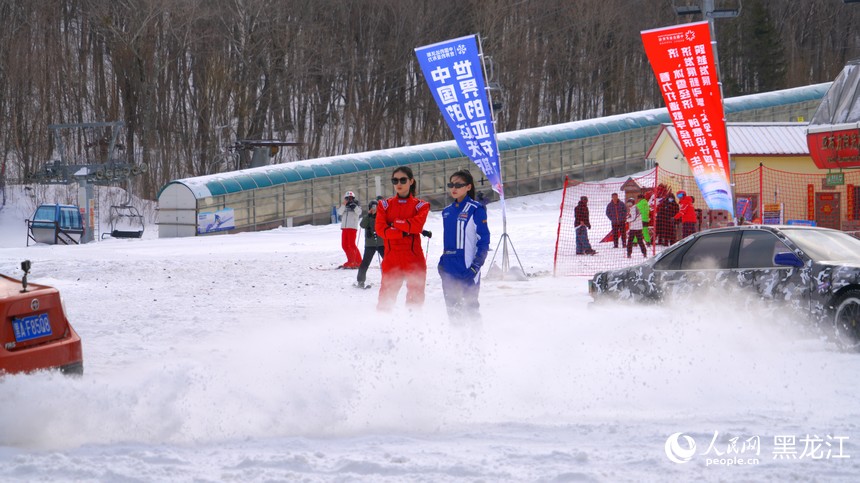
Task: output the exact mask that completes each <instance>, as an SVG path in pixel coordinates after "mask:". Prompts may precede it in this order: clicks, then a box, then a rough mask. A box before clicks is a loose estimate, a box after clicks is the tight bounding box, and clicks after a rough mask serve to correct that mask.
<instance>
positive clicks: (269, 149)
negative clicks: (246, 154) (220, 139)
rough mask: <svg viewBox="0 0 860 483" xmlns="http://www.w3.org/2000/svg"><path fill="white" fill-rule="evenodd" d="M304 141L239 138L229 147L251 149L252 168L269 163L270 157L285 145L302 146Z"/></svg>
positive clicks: (237, 149)
mask: <svg viewBox="0 0 860 483" xmlns="http://www.w3.org/2000/svg"><path fill="white" fill-rule="evenodd" d="M301 145H302V143H299V142H290V141H279V140H277V139H239V140H237V141H236V142H235V143H234V144H233V145H232V146H230V148H229V149H231V150H233V151H238V152H241V151H251V152H252V153H253V154H252V155H251V165H250V166H249V167H251V168H259V167H261V166H266V165H268V164H269V158H271V157H274V156H275V155H276V154H278V151H279V150H280V149H281V147H283V146H301Z"/></svg>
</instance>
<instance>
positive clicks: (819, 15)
mask: <svg viewBox="0 0 860 483" xmlns="http://www.w3.org/2000/svg"><path fill="white" fill-rule="evenodd" d="M675 3H680V2H675ZM718 3H719V2H718ZM733 3H737V2H733ZM672 5H673V2H672V1H671V0H576V1H571V0H481V1H477V0H32V1H23V0H0V45H2V49H0V113H2V115H0V162H3V163H4V165H3V169H4V170H5V176H6V178H7V179H20V178H22V177H23V176H25V175H26V174H27V173H30V172H32V171H33V170H36V169H39V167H40V166H41V165H42V164H44V163H45V162H46V161H47V160H49V159H53V158H52V156H54V157H55V152H54V146H53V142H52V141H51V140H50V139H49V138H50V136H49V132H48V125H49V124H52V123H79V122H89V121H115V120H121V121H124V122H125V123H126V129H125V130H124V132H123V133H122V136H123V139H122V144H123V145H124V148H125V149H124V151H123V153H124V156H126V157H127V158H128V160H129V161H133V162H135V163H143V164H145V165H147V166H148V167H149V169H148V171H146V173H145V174H144V175H142V176H140V177H139V178H138V182H139V183H140V185H139V186H138V189H139V190H140V194H141V195H143V196H144V197H148V198H151V199H154V198H155V195H156V193H157V190H158V189H159V187H161V186H162V185H163V184H164V183H166V182H167V181H169V180H171V179H175V178H178V177H185V176H194V175H201V174H208V173H214V172H219V171H224V170H227V169H235V167H236V164H237V161H236V160H235V159H233V158H232V157H231V156H228V155H225V150H224V148H225V146H227V145H229V144H231V143H232V142H233V141H235V140H236V139H260V138H264V139H282V140H286V141H294V142H299V143H302V144H301V145H300V146H297V147H288V148H283V149H282V150H281V152H280V153H278V154H277V156H276V157H275V159H274V162H286V161H291V160H296V159H307V158H315V157H320V156H327V155H337V154H343V153H351V152H359V151H366V150H373V149H379V148H387V147H395V146H402V145H412V144H421V143H426V142H433V141H440V140H447V139H450V135H449V133H448V132H447V131H446V128H445V126H444V123H443V122H442V120H441V118H440V116H439V114H438V110H437V109H436V107H435V105H434V104H433V101H432V98H431V96H430V93H429V91H428V90H427V87H426V86H425V84H424V79H423V78H422V77H421V74H420V71H419V68H418V65H417V62H416V58H415V55H414V52H413V49H414V48H415V47H417V46H421V45H425V44H429V43H434V42H438V41H441V40H445V39H449V38H453V37H458V36H463V35H468V34H472V33H477V34H480V35H481V38H482V43H483V49H484V52H485V54H486V55H487V56H488V57H490V58H491V60H492V62H491V63H490V69H489V77H490V78H489V81H490V83H491V84H492V85H493V86H494V87H497V89H494V90H493V91H492V92H493V95H494V101H496V102H498V103H499V104H500V108H499V109H498V110H497V112H496V114H497V118H498V131H500V132H501V131H510V130H514V129H522V128H528V127H537V126H544V125H548V124H556V123H561V122H567V121H573V120H579V119H588V118H594V117H599V116H605V115H611V114H618V113H624V112H630V111H636V110H641V109H647V108H653V107H658V106H662V100H661V98H660V94H659V91H658V90H657V88H656V84H655V82H654V80H653V74H652V72H651V69H650V66H649V65H648V62H647V59H646V58H645V55H644V51H643V48H642V42H641V40H640V37H639V32H640V31H641V30H644V29H651V28H657V27H662V26H668V25H672V24H676V23H680V22H687V21H694V20H700V18H691V17H683V18H679V17H677V16H676V15H675V13H674V10H673V8H672ZM742 7H743V9H742V12H741V15H740V16H739V17H738V18H735V19H719V20H717V23H716V30H717V38H718V47H719V56H720V62H721V68H722V74H723V80H724V86H725V95H726V96H735V95H740V94H750V93H757V92H764V91H770V90H774V89H782V88H787V87H794V86H800V85H807V84H811V83H818V82H825V81H830V80H832V79H833V78H834V77H835V76H836V74H838V72H839V71H840V69H841V68H842V66H843V65H844V64H845V62H846V61H847V60H850V59H852V58H854V57H856V56H857V55H858V52H860V45H858V36H857V32H858V29H857V28H856V26H857V25H858V24H860V22H858V21H860V4H855V5H851V4H843V2H842V1H841V0H769V1H768V0H744V1H743V2H742ZM79 142H80V146H78V149H79V150H81V151H86V149H85V148H84V145H85V144H86V143H87V142H91V140H84V139H81V140H79ZM73 147H74V146H73ZM245 162H247V160H245Z"/></svg>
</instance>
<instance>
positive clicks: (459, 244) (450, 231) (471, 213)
mask: <svg viewBox="0 0 860 483" xmlns="http://www.w3.org/2000/svg"><path fill="white" fill-rule="evenodd" d="M442 225H443V227H444V234H443V244H444V252H443V253H442V258H440V259H439V271H440V272H444V273H445V274H447V275H449V276H450V277H451V278H453V279H459V280H463V281H466V280H471V281H472V283H474V284H477V283H479V282H480V280H481V278H480V276H481V266H483V265H484V261H485V260H486V259H487V252H488V251H489V249H490V229H489V228H488V227H487V209H486V208H485V207H484V206H482V205H481V204H480V203H478V202H477V201H474V200H472V199H471V198H469V197H468V196H466V198H464V199H463V201H462V202H460V203H457V202H456V201H455V202H454V203H451V204H450V205H448V207H447V208H445V209H444V210H442ZM443 282H444V280H443Z"/></svg>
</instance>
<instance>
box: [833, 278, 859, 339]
mask: <svg viewBox="0 0 860 483" xmlns="http://www.w3.org/2000/svg"><path fill="white" fill-rule="evenodd" d="M834 306H835V307H836V310H835V312H834V318H833V321H834V325H835V328H836V343H837V344H839V347H841V348H843V349H856V348H858V347H860V290H850V291H848V292H846V293H845V295H843V296H842V297H840V298H839V301H838V302H837V303H836V304H835V305H834Z"/></svg>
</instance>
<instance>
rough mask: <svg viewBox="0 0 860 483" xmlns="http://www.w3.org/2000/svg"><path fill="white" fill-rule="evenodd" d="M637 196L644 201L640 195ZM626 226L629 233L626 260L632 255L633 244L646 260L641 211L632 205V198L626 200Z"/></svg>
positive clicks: (646, 253)
mask: <svg viewBox="0 0 860 483" xmlns="http://www.w3.org/2000/svg"><path fill="white" fill-rule="evenodd" d="M639 196H640V198H642V199H643V200H644V197H643V196H642V195H639ZM646 206H647V203H646ZM627 226H628V228H629V229H630V232H629V233H628V234H627V258H630V257H631V256H632V255H633V243H634V242H635V243H636V244H637V245H639V248H640V249H641V250H642V256H643V257H646V258H647V257H648V252H647V251H646V250H645V240H644V239H643V238H644V236H643V235H642V228H643V225H642V211H641V210H639V209H638V207H637V206H635V205H634V204H633V198H629V199H628V200H627Z"/></svg>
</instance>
